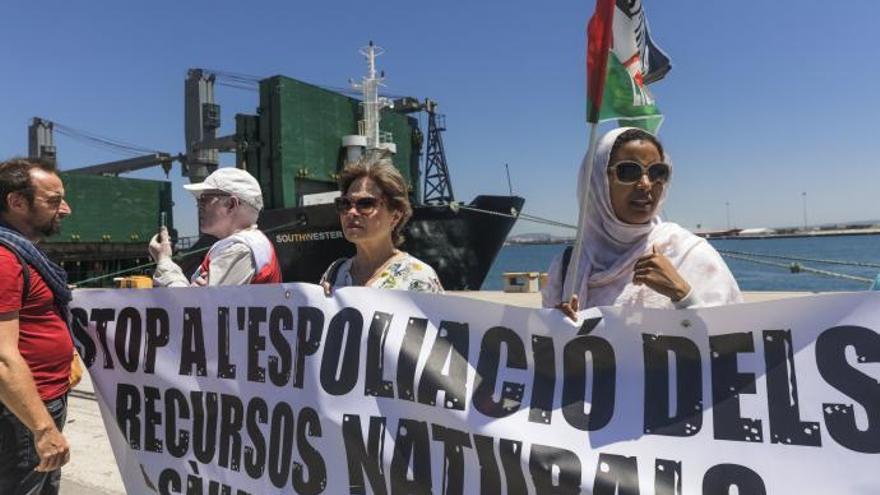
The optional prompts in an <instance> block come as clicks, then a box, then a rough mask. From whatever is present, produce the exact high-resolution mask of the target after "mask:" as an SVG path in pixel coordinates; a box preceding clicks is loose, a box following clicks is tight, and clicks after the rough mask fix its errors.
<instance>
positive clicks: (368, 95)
mask: <svg viewBox="0 0 880 495" xmlns="http://www.w3.org/2000/svg"><path fill="white" fill-rule="evenodd" d="M360 53H361V55H363V56H364V58H365V59H366V60H367V67H368V70H367V75H366V76H364V77H363V78H362V79H361V83H352V84H351V87H352V88H354V89H356V90H360V91H362V93H363V98H364V101H363V103H362V105H363V109H364V110H363V117H364V118H363V120H361V121H359V122H358V133H359V134H360V135H362V136H364V137H365V138H366V150H367V152H370V151H371V150H383V151H387V152H391V153H395V152H396V151H397V147H396V146H395V145H394V143H393V142H391V139H392V136H391V133H390V132H382V131H380V130H379V122H380V121H381V120H382V116H381V112H382V109H383V108H388V107H391V106H392V103H391V100H389V99H388V98H384V97H380V96H379V86H384V84H382V82H383V81H384V80H385V72H384V71H381V72H378V73H377V71H376V57H378V56H379V55H382V54H383V53H385V50H383V49H382V48H381V47H379V46H377V45H375V44H373V42H372V41H370V43H369V44H368V45H367V46H365V47H363V48H361V50H360Z"/></svg>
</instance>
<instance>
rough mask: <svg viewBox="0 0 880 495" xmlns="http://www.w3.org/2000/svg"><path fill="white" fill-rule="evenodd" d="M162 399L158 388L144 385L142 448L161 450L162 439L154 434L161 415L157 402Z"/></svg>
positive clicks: (148, 450) (152, 450)
mask: <svg viewBox="0 0 880 495" xmlns="http://www.w3.org/2000/svg"><path fill="white" fill-rule="evenodd" d="M161 399H162V395H161V394H160V393H159V389H158V388H155V387H144V450H145V451H147V452H162V451H163V450H162V440H161V439H160V438H159V437H158V436H157V435H156V429H157V428H158V427H159V426H160V425H161V424H162V415H161V414H160V413H159V410H158V409H157V406H158V404H157V402H159V401H160V400H161Z"/></svg>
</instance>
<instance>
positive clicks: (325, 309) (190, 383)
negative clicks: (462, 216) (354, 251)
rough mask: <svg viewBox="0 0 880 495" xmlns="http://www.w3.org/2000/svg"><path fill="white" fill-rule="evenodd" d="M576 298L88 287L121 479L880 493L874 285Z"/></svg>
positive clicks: (452, 489)
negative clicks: (638, 301)
mask: <svg viewBox="0 0 880 495" xmlns="http://www.w3.org/2000/svg"><path fill="white" fill-rule="evenodd" d="M581 315H582V316H583V320H582V322H581V323H580V324H579V325H573V324H571V323H570V322H569V321H567V320H566V319H564V318H563V316H562V315H561V313H560V312H559V311H551V310H532V309H527V308H517V307H510V306H503V305H499V304H492V303H486V302H480V301H476V300H471V299H467V298H462V297H455V296H437V295H426V294H413V293H406V292H399V291H381V290H375V289H366V288H346V289H341V290H338V291H336V292H335V293H334V295H333V296H332V297H326V296H324V294H323V292H322V290H321V289H320V288H319V287H317V286H314V285H307V284H285V285H276V286H248V287H229V288H211V289H199V290H191V289H155V290H95V291H77V292H76V295H75V300H74V303H73V308H72V318H73V330H74V333H75V336H76V338H77V341H78V342H77V345H78V348H79V351H80V354H81V355H82V357H83V359H84V361H85V363H86V365H87V367H88V369H89V371H90V373H91V374H92V379H93V381H94V384H95V390H96V394H97V398H98V401H99V404H100V408H101V411H102V414H103V417H104V422H105V425H106V427H107V434H108V435H109V437H110V440H111V443H112V446H113V450H114V453H115V455H116V459H117V462H118V465H119V468H120V471H121V473H122V476H123V479H124V483H125V486H126V489H127V491H128V492H129V493H160V494H218V495H219V494H230V495H234V494H263V493H300V494H317V493H328V494H347V493H350V494H366V493H376V494H410V493H412V494H429V493H436V494H443V495H453V494H496V493H510V494H526V493H535V494H541V495H543V494H576V493H592V494H603V495H605V494H607V495H614V494H615V493H617V494H621V495H633V494H656V495H680V494H705V495H721V494H724V495H727V494H730V493H738V494H739V495H756V494H765V493H767V494H769V493H777V494H782V493H785V494H788V493H798V494H811V493H878V492H880V478H878V477H877V476H876V474H875V473H874V471H873V469H874V468H875V467H876V466H877V463H878V460H880V459H878V453H880V381H878V379H880V334H878V330H877V329H878V328H880V294H877V293H852V294H828V295H821V296H810V297H803V298H795V299H787V300H780V301H775V302H768V303H756V304H742V305H734V306H726V307H718V308H708V309H701V310H680V311H667V310H635V309H622V308H598V309H597V308H593V309H590V310H588V311H585V312H582V313H581ZM734 487H735V490H734Z"/></svg>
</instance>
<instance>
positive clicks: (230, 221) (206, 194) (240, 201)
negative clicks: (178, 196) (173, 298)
mask: <svg viewBox="0 0 880 495" xmlns="http://www.w3.org/2000/svg"><path fill="white" fill-rule="evenodd" d="M183 187H184V188H185V189H187V190H189V191H191V192H192V193H193V194H194V195H195V197H196V202H197V203H198V208H199V226H200V229H201V231H202V233H204V234H208V235H212V236H214V237H216V238H218V239H219V240H218V241H217V242H215V243H214V245H213V246H211V249H210V250H209V251H208V254H207V255H205V258H204V259H203V260H202V263H201V265H199V268H198V269H197V270H196V271H195V273H193V275H192V278H191V279H189V280H187V278H186V276H185V275H184V274H183V271H182V270H181V269H180V267H179V266H177V264H176V263H174V262H173V261H172V260H171V243H170V242H169V240H168V231H167V230H166V229H165V228H164V227H163V229H162V231H161V232H160V233H159V234H158V235H156V236H154V237H153V239H152V240H151V241H150V256H152V257H153V259H154V260H156V271H155V272H154V273H153V283H154V284H155V285H156V286H157V287H190V286H205V285H207V286H216V285H246V284H274V283H280V282H281V267H280V265H279V264H278V257H277V256H276V255H275V248H274V247H273V246H272V242H271V241H269V239H268V238H267V237H266V235H265V234H263V233H262V232H260V231H259V230H258V229H257V218H258V217H259V214H260V210H262V209H263V193H262V191H261V190H260V184H259V183H258V182H257V180H256V179H254V177H253V176H252V175H251V174H249V173H247V172H246V171H244V170H241V169H238V168H220V169H217V170H216V171H215V172H214V173H212V174H211V175H209V176H208V177H207V178H206V179H205V181H204V182H201V183H198V184H187V185H184V186H183Z"/></svg>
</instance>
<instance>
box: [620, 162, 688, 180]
mask: <svg viewBox="0 0 880 495" xmlns="http://www.w3.org/2000/svg"><path fill="white" fill-rule="evenodd" d="M608 170H609V171H611V172H614V178H615V179H617V182H619V183H621V184H635V183H636V182H638V181H640V180H642V176H643V175H647V176H648V180H649V181H651V183H652V184H653V183H655V182H659V183H661V184H665V183H666V182H667V181H668V180H669V176H670V175H672V168H671V167H670V166H669V165H668V164H666V163H663V162H657V163H652V164H650V165H648V166H645V165H642V164H641V163H639V162H631V161H623V162H617V163H615V164H614V165H611V166H610V167H608Z"/></svg>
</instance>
